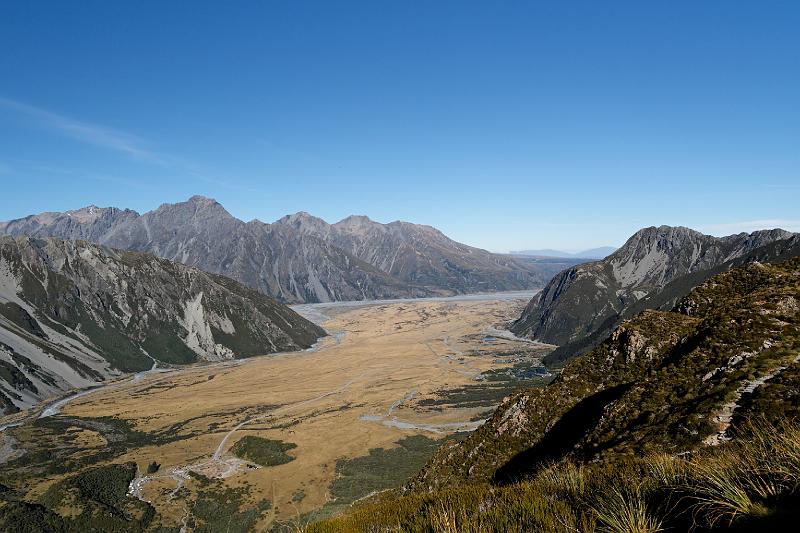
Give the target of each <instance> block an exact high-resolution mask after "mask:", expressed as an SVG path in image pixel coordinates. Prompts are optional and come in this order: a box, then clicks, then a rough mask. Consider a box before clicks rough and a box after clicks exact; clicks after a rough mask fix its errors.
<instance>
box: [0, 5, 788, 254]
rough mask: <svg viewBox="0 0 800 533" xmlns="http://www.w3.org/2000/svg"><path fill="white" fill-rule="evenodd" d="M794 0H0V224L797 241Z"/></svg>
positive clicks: (586, 241) (504, 243) (536, 243)
mask: <svg viewBox="0 0 800 533" xmlns="http://www.w3.org/2000/svg"><path fill="white" fill-rule="evenodd" d="M798 28H800V3H798V2H794V1H786V2H771V1H763V0H762V1H744V0H741V1H735V2H732V1H702V2H698V1H687V2H678V1H670V2H642V1H636V2H611V1H609V2H598V1H589V2H566V1H565V2H556V1H551V2H505V1H497V2H488V1H487V2H465V1H457V2H440V1H436V2H428V1H425V2H422V1H420V2H415V1H410V0H409V1H376V0H373V1H369V2H327V1H325V2H315V3H310V2H302V1H299V0H292V1H288V0H287V1H281V2H267V1H258V2H256V1H254V2H214V3H211V2H201V1H193V2H177V1H174V2H172V1H170V2H166V1H155V2H147V1H132V0H131V1H128V2H122V1H107V0H104V1H88V0H81V1H80V2H59V1H50V2H37V1H33V0H32V1H29V2H28V1H19V2H3V3H2V5H0V184H2V202H0V219H2V220H5V219H10V218H16V217H20V216H24V215H27V214H30V213H35V212H40V211H45V210H66V209H70V208H77V207H80V206H84V205H88V204H96V205H100V206H108V205H114V206H125V207H131V208H134V209H137V210H139V211H146V210H149V209H152V208H155V207H157V206H158V205H159V204H161V203H163V202H175V201H180V200H183V199H186V198H188V197H189V196H191V195H193V194H203V195H206V196H211V197H214V198H217V199H218V200H219V201H220V202H221V203H223V205H225V206H226V207H227V208H228V210H229V211H230V212H231V213H233V214H234V215H236V216H238V217H239V218H242V219H245V220H249V219H252V218H259V219H261V220H264V221H272V220H274V219H276V218H278V217H280V216H282V215H284V214H286V213H291V212H295V211H299V210H305V211H309V212H311V213H314V214H316V215H318V216H320V217H322V218H324V219H326V220H328V221H330V222H333V221H336V220H338V219H340V218H343V217H344V216H347V215H349V214H366V215H368V216H370V217H372V218H373V219H376V220H378V221H381V222H388V221H391V220H395V219H403V220H409V221H413V222H420V223H427V224H431V225H434V226H437V227H439V228H440V229H442V230H443V231H445V232H446V233H447V234H449V235H450V236H452V237H454V238H456V239H457V240H460V241H463V242H466V243H469V244H474V245H478V246H481V247H485V248H488V249H491V250H496V251H505V250H509V249H520V248H532V247H534V248H538V247H551V248H561V249H579V248H584V247H590V246H597V245H604V244H614V245H616V244H620V243H621V242H623V241H624V240H625V238H626V237H627V236H628V235H629V234H631V233H632V232H634V231H635V230H636V229H638V228H640V227H642V226H647V225H654V224H681V225H687V226H691V227H695V228H698V229H701V230H705V231H707V232H711V233H716V234H727V233H733V232H738V231H741V230H744V229H753V228H757V227H763V226H772V225H782V226H785V227H787V228H788V229H794V230H800V207H799V206H800V31H798Z"/></svg>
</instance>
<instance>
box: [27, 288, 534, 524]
mask: <svg viewBox="0 0 800 533" xmlns="http://www.w3.org/2000/svg"><path fill="white" fill-rule="evenodd" d="M524 303H525V302H524V301H523V300H515V301H503V300H491V299H489V300H483V301H440V302H435V301H416V302H402V303H392V304H386V305H370V306H365V307H360V308H355V309H347V308H346V309H332V310H330V311H327V312H328V313H329V314H330V316H331V319H330V320H328V321H327V322H326V323H324V326H325V327H326V328H327V329H328V330H329V331H330V332H334V333H339V334H337V335H332V336H330V337H327V338H325V339H324V340H323V341H322V342H321V344H320V345H319V346H318V347H317V349H316V350H314V351H307V352H298V353H289V354H281V355H274V356H266V357H258V358H253V359H248V360H241V361H232V362H227V363H218V364H208V365H198V366H194V367H191V368H185V369H179V370H175V371H172V372H166V373H162V374H151V375H148V376H145V377H144V378H142V379H140V380H138V381H127V382H123V383H119V384H117V385H115V386H112V387H107V388H105V389H102V390H100V391H97V392H95V393H93V394H90V395H87V396H83V397H80V398H77V399H75V400H74V401H72V402H71V403H69V404H68V405H66V406H65V407H64V408H63V409H62V412H61V414H60V415H59V417H60V418H62V419H64V420H69V419H81V420H83V419H92V420H105V419H106V418H105V417H111V418H112V419H116V420H122V421H125V422H126V423H127V425H128V427H129V428H130V429H131V430H132V431H135V432H137V434H140V435H144V437H142V438H140V439H138V440H137V441H136V444H135V445H129V446H126V447H125V449H124V453H122V454H120V455H117V456H115V457H113V462H115V463H119V462H125V461H134V462H136V463H137V464H138V469H139V472H140V475H143V474H142V473H144V472H145V470H146V468H147V466H148V464H150V463H151V462H153V461H155V462H157V463H159V464H160V468H159V469H158V471H157V472H155V473H153V474H152V475H150V476H149V477H147V478H146V479H143V480H137V481H138V482H139V483H138V485H137V487H138V489H139V495H140V497H141V498H142V499H144V500H146V501H148V502H151V503H152V505H153V506H154V507H155V509H156V512H157V514H158V515H159V516H160V517H162V518H163V520H162V521H163V523H165V524H168V525H169V524H172V525H176V524H177V525H180V524H181V522H184V521H185V520H186V519H187V515H188V514H189V513H191V505H190V504H188V503H187V502H189V501H191V498H192V495H191V493H192V492H193V491H195V490H196V489H197V487H198V483H197V479H203V478H202V476H206V477H208V478H220V479H222V480H223V481H224V484H225V486H227V487H230V488H246V489H247V491H248V494H249V495H250V496H249V498H250V499H251V500H252V501H251V502H250V503H256V502H258V501H259V500H264V499H266V500H269V501H270V502H271V507H270V509H269V511H268V512H266V513H264V515H263V516H262V517H261V518H260V519H259V521H258V527H259V528H269V527H270V526H271V525H273V524H274V523H276V522H286V521H291V520H293V519H295V518H297V517H301V516H303V515H306V514H307V513H309V512H311V511H314V510H317V509H320V508H321V507H323V506H324V505H325V504H326V503H329V501H330V499H331V494H330V490H329V488H330V485H331V483H332V482H333V481H334V479H335V477H336V476H337V472H336V466H337V461H340V460H342V459H352V458H357V457H362V456H366V455H368V454H369V452H370V450H374V449H376V448H383V449H391V448H394V447H396V446H397V442H398V441H399V440H400V439H402V438H404V437H407V436H410V435H420V434H422V435H426V436H427V437H430V438H435V439H439V438H442V437H444V436H446V435H448V434H450V433H453V432H454V431H456V430H459V429H468V428H472V427H474V426H475V425H476V424H477V423H478V422H477V421H478V420H479V419H480V418H481V417H482V416H485V415H486V414H487V412H490V411H491V410H492V405H489V404H485V403H484V404H482V403H481V402H477V403H476V402H472V403H467V404H465V405H459V404H458V402H442V401H437V400H440V399H441V395H442V393H443V392H444V391H448V390H456V389H459V388H462V387H465V386H470V385H474V384H476V383H479V382H476V377H478V376H480V375H481V374H482V373H483V372H486V371H490V370H492V369H498V368H504V367H510V366H511V364H512V363H511V362H510V361H511V360H510V359H508V358H503V357H501V355H502V354H515V355H517V356H520V354H521V355H522V356H523V357H528V358H531V357H533V358H534V360H535V358H536V357H538V356H541V355H543V354H544V353H546V352H547V347H542V346H536V345H531V344H530V343H526V342H522V341H517V340H513V339H512V340H508V339H500V338H492V339H491V341H487V340H486V339H485V338H484V334H485V332H486V331H487V330H489V328H491V327H494V326H502V324H503V323H505V322H506V321H507V320H509V319H511V318H513V317H514V316H515V314H517V313H518V312H519V310H520V306H521V305H523V304H524ZM498 354H500V355H498ZM26 431H27V433H26ZM69 431H70V432H72V437H74V440H73V446H75V444H74V443H75V442H79V443H85V445H86V446H87V448H92V447H95V448H102V446H103V444H104V440H105V438H104V437H103V436H102V435H101V432H99V431H92V429H91V428H86V427H84V428H82V429H81V428H71V429H70V430H69ZM78 432H80V433H78ZM34 433H35V432H33V430H30V429H27V430H26V428H25V427H22V428H15V431H14V434H15V435H17V438H18V439H20V442H21V444H20V445H21V446H22V447H23V448H25V447H26V446H31V445H33V443H32V442H30V441H29V442H26V441H25V436H26V435H28V436H29V437H30V438H31V439H33V436H34ZM148 435H150V436H152V435H158V436H160V438H158V439H155V438H154V439H148V438H147V436H148ZM244 436H257V437H261V438H263V439H270V440H274V441H283V442H287V443H293V444H295V445H296V447H294V448H292V449H290V450H289V451H288V452H287V453H288V454H289V455H290V456H292V457H293V458H294V459H293V460H291V461H290V462H287V463H285V464H279V465H277V466H271V467H267V468H260V467H257V466H256V465H253V464H252V463H248V462H246V461H243V460H241V459H237V458H235V457H233V455H232V454H231V452H230V448H231V447H232V446H233V445H234V443H236V442H237V441H238V440H239V439H241V438H242V437H244ZM48 438H50V439H51V442H56V440H53V439H56V437H54V436H53V435H49V437H48ZM42 442H43V441H42ZM77 447H78V448H79V447H80V445H77ZM77 453H80V452H77ZM198 474H199V476H198ZM59 478H60V476H58V475H56V476H44V477H43V478H42V479H39V480H36V479H34V480H32V485H31V487H30V491H31V494H41V493H42V492H44V490H45V488H46V487H47V486H49V485H50V484H52V482H53V480H54V479H59ZM37 485H41V486H37ZM298 495H301V496H302V497H300V496H298Z"/></svg>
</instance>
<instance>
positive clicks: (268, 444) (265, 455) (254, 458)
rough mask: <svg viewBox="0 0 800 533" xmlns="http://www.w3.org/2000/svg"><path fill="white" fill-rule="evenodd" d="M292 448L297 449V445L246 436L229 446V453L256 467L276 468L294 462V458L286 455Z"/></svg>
mask: <svg viewBox="0 0 800 533" xmlns="http://www.w3.org/2000/svg"><path fill="white" fill-rule="evenodd" d="M294 448H297V444H295V443H293V442H283V441H281V440H272V439H263V438H261V437H256V436H255V435H246V436H244V437H242V438H241V439H239V440H238V441H236V444H234V445H233V446H231V453H233V455H235V456H236V457H239V458H240V459H245V460H247V461H251V462H253V463H255V464H257V465H261V466H277V465H282V464H285V463H288V462H290V461H294V457H292V456H291V455H289V454H288V453H286V452H288V451H289V450H292V449H294Z"/></svg>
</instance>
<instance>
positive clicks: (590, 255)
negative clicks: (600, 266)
mask: <svg viewBox="0 0 800 533" xmlns="http://www.w3.org/2000/svg"><path fill="white" fill-rule="evenodd" d="M615 250H616V248H615V247H614V246H601V247H599V248H590V249H589V250H583V251H581V252H562V251H561V250H551V249H549V248H546V249H543V250H518V251H515V252H509V253H510V254H511V255H521V256H527V257H560V258H574V259H603V258H605V257H608V256H609V255H611V254H613V253H614V251H615Z"/></svg>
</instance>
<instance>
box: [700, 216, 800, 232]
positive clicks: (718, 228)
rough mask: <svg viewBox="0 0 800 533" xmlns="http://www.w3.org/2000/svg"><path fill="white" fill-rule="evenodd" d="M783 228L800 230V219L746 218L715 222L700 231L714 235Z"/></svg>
mask: <svg viewBox="0 0 800 533" xmlns="http://www.w3.org/2000/svg"><path fill="white" fill-rule="evenodd" d="M774 228H781V229H785V230H787V231H794V232H800V220H794V219H785V218H768V219H763V220H745V221H741V222H727V223H724V224H713V225H710V226H702V227H700V228H699V229H700V231H702V232H704V233H710V234H712V235H730V234H732V233H741V232H743V231H745V232H748V233H749V232H751V231H757V230H762V229H774Z"/></svg>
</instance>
